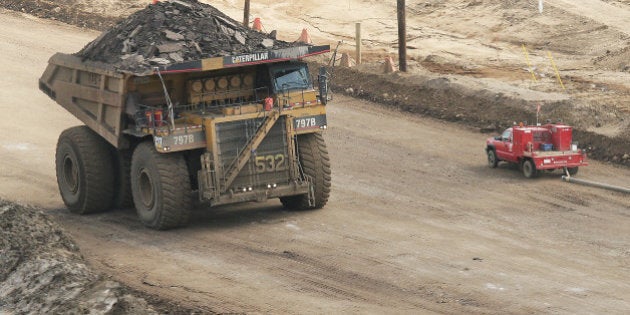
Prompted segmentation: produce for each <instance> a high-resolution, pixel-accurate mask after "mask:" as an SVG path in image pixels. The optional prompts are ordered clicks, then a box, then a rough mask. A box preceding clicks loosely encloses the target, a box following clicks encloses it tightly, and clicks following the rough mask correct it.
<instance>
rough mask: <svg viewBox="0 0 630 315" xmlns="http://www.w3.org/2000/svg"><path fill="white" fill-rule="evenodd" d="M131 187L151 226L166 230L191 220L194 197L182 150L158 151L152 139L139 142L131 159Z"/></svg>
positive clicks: (139, 210)
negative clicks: (180, 151) (189, 218)
mask: <svg viewBox="0 0 630 315" xmlns="http://www.w3.org/2000/svg"><path fill="white" fill-rule="evenodd" d="M131 191H132V194H133V202H134V204H135V206H136V211H137V213H138V217H139V218H140V221H141V222H142V223H143V224H144V225H146V226H147V227H150V228H153V229H158V230H166V229H172V228H176V227H180V226H184V225H186V224H187V223H188V217H189V215H190V209H191V208H192V206H193V200H194V199H193V192H192V189H191V186H190V176H188V167H187V166H186V161H185V160H184V156H183V155H182V154H181V153H158V152H157V151H156V150H155V147H154V146H153V143H152V142H149V141H147V142H143V143H141V144H139V145H138V147H136V149H135V151H134V153H133V157H132V159H131Z"/></svg>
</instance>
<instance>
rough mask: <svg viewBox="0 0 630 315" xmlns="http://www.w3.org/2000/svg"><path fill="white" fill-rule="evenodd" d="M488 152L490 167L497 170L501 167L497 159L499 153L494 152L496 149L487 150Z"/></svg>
mask: <svg viewBox="0 0 630 315" xmlns="http://www.w3.org/2000/svg"><path fill="white" fill-rule="evenodd" d="M487 152H488V166H490V168H496V167H497V165H499V160H498V159H497V153H496V152H495V151H494V149H490V148H489V149H487Z"/></svg>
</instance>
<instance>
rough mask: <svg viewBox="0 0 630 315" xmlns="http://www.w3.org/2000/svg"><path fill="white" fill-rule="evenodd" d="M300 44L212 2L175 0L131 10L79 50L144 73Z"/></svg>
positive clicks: (84, 55)
mask: <svg viewBox="0 0 630 315" xmlns="http://www.w3.org/2000/svg"><path fill="white" fill-rule="evenodd" d="M295 45H297V44H294V43H288V42H284V41H280V40H276V39H275V34H274V32H271V33H270V34H265V33H260V32H257V31H255V30H252V29H249V28H248V27H245V26H243V24H242V23H239V22H237V21H235V20H233V19H231V18H230V17H228V16H227V15H225V14H223V13H222V12H221V11H219V10H217V9H216V8H214V7H213V6H211V5H208V4H204V3H200V2H198V1H196V0H170V1H160V2H158V3H157V4H153V5H149V6H147V7H146V8H145V9H142V10H140V11H138V12H136V13H134V14H132V15H131V16H129V17H128V18H127V19H125V20H123V21H121V22H120V23H118V24H117V25H115V26H114V27H112V28H111V29H110V30H108V31H105V32H104V33H103V34H101V35H100V36H99V37H98V38H97V39H95V40H94V41H92V42H91V43H89V44H88V45H87V46H85V47H84V48H83V49H82V50H81V51H79V52H78V53H76V55H77V56H79V57H81V58H82V59H83V60H90V61H96V62H104V63H106V64H108V65H110V66H112V67H113V68H115V69H117V70H121V71H128V72H133V73H139V72H145V71H147V70H150V69H151V68H152V67H155V66H163V65H169V64H174V63H179V62H184V61H191V60H199V59H202V58H209V57H218V56H225V55H237V54H242V53H252V52H258V51H266V50H269V49H278V48H286V47H291V46H295ZM300 45H303V44H300Z"/></svg>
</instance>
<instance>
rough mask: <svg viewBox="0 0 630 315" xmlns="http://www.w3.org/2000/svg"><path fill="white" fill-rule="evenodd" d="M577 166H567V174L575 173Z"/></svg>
mask: <svg viewBox="0 0 630 315" xmlns="http://www.w3.org/2000/svg"><path fill="white" fill-rule="evenodd" d="M578 169H579V168H578V167H577V166H576V167H567V171H568V172H569V175H571V176H573V175H575V174H577V173H578Z"/></svg>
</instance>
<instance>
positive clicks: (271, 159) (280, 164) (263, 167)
mask: <svg viewBox="0 0 630 315" xmlns="http://www.w3.org/2000/svg"><path fill="white" fill-rule="evenodd" d="M286 169H287V163H286V160H285V158H284V154H276V155H264V156H257V157H256V173H269V172H276V171H284V170H286Z"/></svg>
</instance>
